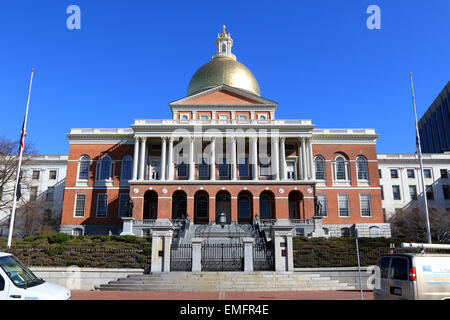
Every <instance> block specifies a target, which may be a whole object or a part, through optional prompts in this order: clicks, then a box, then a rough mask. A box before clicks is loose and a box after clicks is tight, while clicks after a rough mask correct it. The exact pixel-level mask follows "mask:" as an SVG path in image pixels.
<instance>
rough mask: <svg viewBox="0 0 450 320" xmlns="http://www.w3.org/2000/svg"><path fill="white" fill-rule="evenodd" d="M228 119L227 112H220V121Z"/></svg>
mask: <svg viewBox="0 0 450 320" xmlns="http://www.w3.org/2000/svg"><path fill="white" fill-rule="evenodd" d="M227 121H228V115H226V114H219V122H222V123H224V122H227Z"/></svg>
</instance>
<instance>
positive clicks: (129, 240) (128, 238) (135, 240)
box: [117, 236, 139, 243]
mask: <svg viewBox="0 0 450 320" xmlns="http://www.w3.org/2000/svg"><path fill="white" fill-rule="evenodd" d="M117 240H118V241H120V242H125V243H139V239H138V237H136V236H119V237H118V238H117Z"/></svg>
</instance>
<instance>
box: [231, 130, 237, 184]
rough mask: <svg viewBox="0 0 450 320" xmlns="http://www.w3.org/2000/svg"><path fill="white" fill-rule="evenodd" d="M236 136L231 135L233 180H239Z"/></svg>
mask: <svg viewBox="0 0 450 320" xmlns="http://www.w3.org/2000/svg"><path fill="white" fill-rule="evenodd" d="M236 163H237V159H236V137H231V180H237V171H236Z"/></svg>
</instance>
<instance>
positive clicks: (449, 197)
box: [442, 184, 450, 200]
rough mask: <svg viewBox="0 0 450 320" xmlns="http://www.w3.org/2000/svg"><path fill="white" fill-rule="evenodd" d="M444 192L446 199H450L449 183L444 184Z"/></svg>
mask: <svg viewBox="0 0 450 320" xmlns="http://www.w3.org/2000/svg"><path fill="white" fill-rule="evenodd" d="M442 192H443V193H444V199H445V200H450V186H449V185H448V184H444V185H442Z"/></svg>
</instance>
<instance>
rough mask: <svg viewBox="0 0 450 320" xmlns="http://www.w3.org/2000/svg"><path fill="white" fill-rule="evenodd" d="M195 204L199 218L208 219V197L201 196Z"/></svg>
mask: <svg viewBox="0 0 450 320" xmlns="http://www.w3.org/2000/svg"><path fill="white" fill-rule="evenodd" d="M195 204H196V213H197V217H199V218H206V217H208V199H207V198H206V196H199V197H198V198H197V201H196V203H195Z"/></svg>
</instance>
